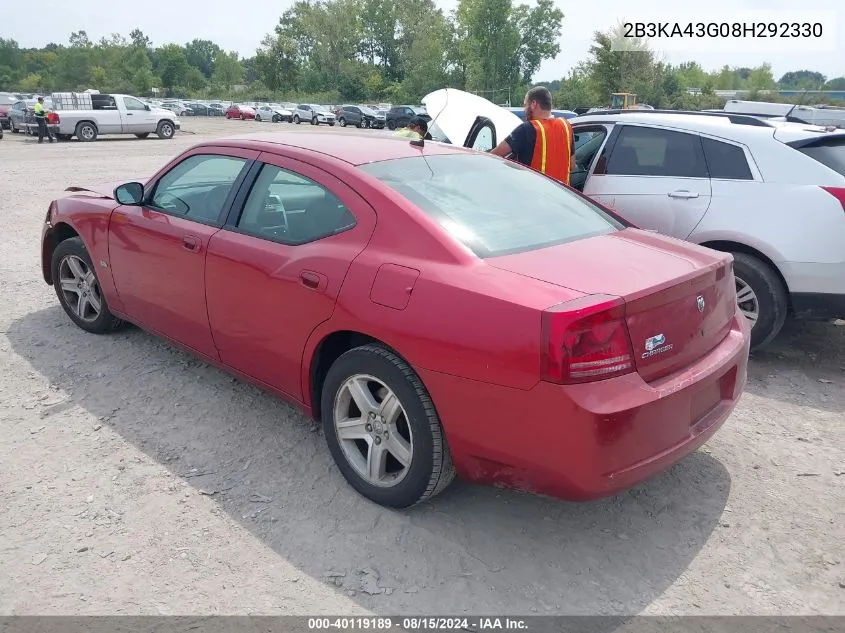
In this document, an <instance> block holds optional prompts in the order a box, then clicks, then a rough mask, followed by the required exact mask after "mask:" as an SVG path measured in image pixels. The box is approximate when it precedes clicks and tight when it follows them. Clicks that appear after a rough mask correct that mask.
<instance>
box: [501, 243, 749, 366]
mask: <svg viewBox="0 0 845 633" xmlns="http://www.w3.org/2000/svg"><path fill="white" fill-rule="evenodd" d="M730 262H731V257H730V255H727V254H724V253H720V252H717V251H713V250H710V249H706V248H703V247H700V246H696V245H694V244H689V243H687V242H682V241H680V240H676V239H673V238H668V237H665V236H662V235H656V234H653V233H648V232H645V231H640V230H638V229H626V230H624V231H620V232H618V233H612V234H610V235H604V236H600V237H594V238H590V239H586V240H580V241H577V242H571V243H569V244H562V245H560V246H554V247H551V248H545V249H541V250H536V251H530V252H527V253H520V254H517V255H506V256H503V257H495V258H490V259H488V260H487V263H488V264H489V265H491V266H494V267H496V268H501V269H503V270H508V271H511V272H514V273H518V274H521V275H525V276H527V277H532V278H535V279H541V280H543V281H546V282H549V283H553V284H557V285H559V286H564V287H566V288H570V289H572V290H577V291H579V292H583V293H586V294H606V295H615V296H618V297H622V298H623V299H624V300H625V306H626V309H625V318H626V323H627V325H628V331H629V334H630V336H631V343H632V346H633V349H634V357H635V360H636V366H637V371H638V372H639V374H640V375H641V376H642V377H643V379H644V380H656V379H657V378H660V377H662V376H665V375H667V374H670V373H672V372H674V371H677V370H679V369H682V368H683V367H686V366H687V365H690V364H691V363H693V362H695V361H696V360H697V359H699V358H700V357H702V356H703V355H704V354H706V353H707V352H709V351H710V350H711V349H713V348H714V347H715V346H716V345H718V344H719V343H720V342H721V341H722V339H724V337H725V336H726V335H727V333H728V331H729V330H730V323H731V319H732V318H733V315H734V313H735V311H736V288H735V285H734V277H733V272H732V267H731V265H730Z"/></svg>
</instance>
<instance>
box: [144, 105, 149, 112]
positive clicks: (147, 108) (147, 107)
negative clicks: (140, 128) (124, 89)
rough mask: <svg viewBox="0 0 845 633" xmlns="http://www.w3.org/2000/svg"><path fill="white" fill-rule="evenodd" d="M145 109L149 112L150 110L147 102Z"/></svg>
mask: <svg viewBox="0 0 845 633" xmlns="http://www.w3.org/2000/svg"><path fill="white" fill-rule="evenodd" d="M144 110H146V111H147V112H149V111H150V106H149V105H148V104H146V103H145V104H144Z"/></svg>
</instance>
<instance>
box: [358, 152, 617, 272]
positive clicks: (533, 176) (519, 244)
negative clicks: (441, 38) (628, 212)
mask: <svg viewBox="0 0 845 633" xmlns="http://www.w3.org/2000/svg"><path fill="white" fill-rule="evenodd" d="M360 168H361V169H363V170H364V171H366V172H367V173H369V174H371V175H373V176H375V177H376V178H378V179H379V180H380V181H382V182H383V183H385V184H386V185H387V186H389V187H390V188H392V189H394V190H395V191H397V192H398V193H400V194H402V195H403V196H404V197H405V198H407V199H408V200H409V201H410V202H412V203H413V204H415V205H416V206H418V207H419V208H420V209H422V210H423V211H424V212H426V213H428V214H429V215H430V216H432V217H433V218H434V219H435V220H437V221H438V222H439V223H440V225H441V226H442V227H443V229H444V230H445V231H446V232H447V233H449V234H451V235H452V237H454V238H455V239H457V240H458V241H460V242H461V243H463V244H464V245H466V246H467V247H468V248H469V249H470V250H472V251H473V252H474V253H475V254H476V255H477V256H478V257H482V258H483V257H495V256H499V255H507V254H511V253H519V252H523V251H529V250H535V249H539V248H545V247H547V246H554V245H556V244H563V243H565V242H571V241H574V240H580V239H585V238H588V237H592V236H595V235H604V234H607V233H612V232H614V231H617V230H619V229H622V228H623V226H622V224H620V223H618V222H617V221H616V220H614V219H613V218H611V217H610V216H609V215H607V214H606V213H604V211H602V210H601V209H600V208H598V207H596V206H594V205H592V204H590V203H589V202H587V201H586V200H584V199H583V198H581V197H580V196H578V195H577V194H575V193H573V192H571V191H570V190H568V189H567V188H566V187H564V186H563V185H559V184H557V183H556V182H554V181H552V180H551V179H549V178H546V177H545V176H541V175H540V174H538V173H536V172H534V171H531V170H530V169H528V168H526V167H523V166H521V165H518V164H516V163H513V162H510V161H505V160H500V159H498V158H494V157H492V156H489V155H485V154H463V153H462V154H448V155H440V156H427V157H422V156H420V157H414V158H400V159H394V160H387V161H382V162H377V163H369V164H367V165H362V166H361V167H360Z"/></svg>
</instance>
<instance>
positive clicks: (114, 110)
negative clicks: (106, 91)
mask: <svg viewBox="0 0 845 633" xmlns="http://www.w3.org/2000/svg"><path fill="white" fill-rule="evenodd" d="M91 103H92V105H93V107H94V111H95V112H96V114H95V115H94V118H95V120H96V122H97V131H98V132H99V133H100V134H120V133H121V132H123V120H124V118H125V117H124V116H123V115H122V114H121V112H120V108H119V107H118V104H117V99H115V98H114V96H113V95H91ZM122 106H123V104H122V103H121V105H120V107H121V108H122Z"/></svg>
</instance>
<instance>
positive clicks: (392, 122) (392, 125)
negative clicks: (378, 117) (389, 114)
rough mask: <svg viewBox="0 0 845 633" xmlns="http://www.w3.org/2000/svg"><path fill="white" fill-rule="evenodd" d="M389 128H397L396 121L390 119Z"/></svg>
mask: <svg viewBox="0 0 845 633" xmlns="http://www.w3.org/2000/svg"><path fill="white" fill-rule="evenodd" d="M387 129H388V130H395V129H396V121H388V122H387Z"/></svg>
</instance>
